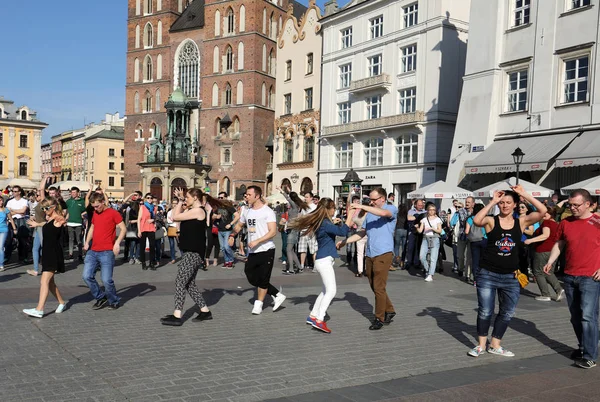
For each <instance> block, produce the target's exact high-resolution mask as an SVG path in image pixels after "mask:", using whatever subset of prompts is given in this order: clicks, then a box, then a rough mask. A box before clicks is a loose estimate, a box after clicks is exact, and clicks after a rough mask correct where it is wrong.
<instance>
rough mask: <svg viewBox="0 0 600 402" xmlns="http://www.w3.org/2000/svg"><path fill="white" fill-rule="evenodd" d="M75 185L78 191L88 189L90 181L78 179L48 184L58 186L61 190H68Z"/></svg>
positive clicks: (51, 186)
mask: <svg viewBox="0 0 600 402" xmlns="http://www.w3.org/2000/svg"><path fill="white" fill-rule="evenodd" d="M73 187H77V188H78V189H79V190H80V191H90V190H91V187H90V183H88V182H85V181H80V180H67V181H59V182H56V183H54V184H51V185H50V188H60V189H61V190H62V191H69V190H71V188H73Z"/></svg>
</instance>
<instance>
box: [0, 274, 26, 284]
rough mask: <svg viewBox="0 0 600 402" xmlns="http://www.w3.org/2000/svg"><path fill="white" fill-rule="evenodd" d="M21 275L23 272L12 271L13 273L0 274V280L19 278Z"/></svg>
mask: <svg viewBox="0 0 600 402" xmlns="http://www.w3.org/2000/svg"><path fill="white" fill-rule="evenodd" d="M23 275H25V272H17V273H14V274H5V275H0V282H8V281H12V280H13V279H17V278H20V277H21V276H23Z"/></svg>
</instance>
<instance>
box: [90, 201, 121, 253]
mask: <svg viewBox="0 0 600 402" xmlns="http://www.w3.org/2000/svg"><path fill="white" fill-rule="evenodd" d="M121 222H123V217H122V216H121V214H120V213H118V212H117V211H115V210H114V209H112V208H108V207H104V211H102V212H98V211H95V212H94V216H93V217H92V225H94V234H93V237H92V239H93V241H92V251H109V250H111V251H112V249H113V246H114V245H115V237H116V233H117V231H116V226H117V225H118V224H119V223H121Z"/></svg>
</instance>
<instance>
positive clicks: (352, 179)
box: [340, 168, 362, 201]
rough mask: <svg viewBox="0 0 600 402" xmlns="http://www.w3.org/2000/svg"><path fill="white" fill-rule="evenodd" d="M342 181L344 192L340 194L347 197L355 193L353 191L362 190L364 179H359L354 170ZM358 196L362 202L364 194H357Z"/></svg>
mask: <svg viewBox="0 0 600 402" xmlns="http://www.w3.org/2000/svg"><path fill="white" fill-rule="evenodd" d="M340 181H341V182H342V191H341V192H340V196H341V197H347V196H348V194H349V193H352V192H353V191H352V190H353V189H360V183H362V179H361V178H360V177H358V174H356V172H355V171H354V169H352V168H350V170H349V171H348V173H346V177H344V178H343V179H341V180H340ZM356 195H358V196H359V197H360V199H361V201H362V194H360V193H357V194H356Z"/></svg>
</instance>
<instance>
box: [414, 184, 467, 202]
mask: <svg viewBox="0 0 600 402" xmlns="http://www.w3.org/2000/svg"><path fill="white" fill-rule="evenodd" d="M472 195H473V193H472V192H470V191H469V190H465V189H464V188H460V187H457V186H454V185H452V184H449V183H446V182H445V181H442V180H440V181H436V182H435V183H433V184H429V185H427V186H424V187H421V188H418V189H416V190H415V191H411V192H410V193H408V198H409V199H415V198H416V199H443V198H467V197H470V196H472Z"/></svg>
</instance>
